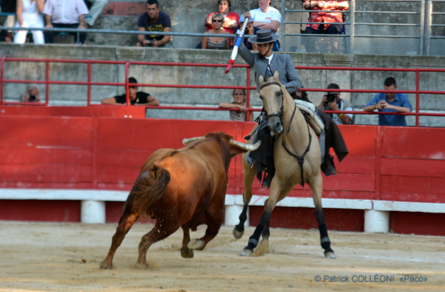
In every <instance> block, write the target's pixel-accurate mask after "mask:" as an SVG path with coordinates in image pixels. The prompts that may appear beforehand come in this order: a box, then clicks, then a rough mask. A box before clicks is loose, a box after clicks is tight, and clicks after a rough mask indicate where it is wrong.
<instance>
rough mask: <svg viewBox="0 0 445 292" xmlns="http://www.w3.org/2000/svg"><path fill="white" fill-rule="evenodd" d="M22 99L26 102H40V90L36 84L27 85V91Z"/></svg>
mask: <svg viewBox="0 0 445 292" xmlns="http://www.w3.org/2000/svg"><path fill="white" fill-rule="evenodd" d="M22 100H23V101H24V102H40V92H39V88H38V87H37V85H36V84H29V85H27V86H26V93H25V94H23V97H22Z"/></svg>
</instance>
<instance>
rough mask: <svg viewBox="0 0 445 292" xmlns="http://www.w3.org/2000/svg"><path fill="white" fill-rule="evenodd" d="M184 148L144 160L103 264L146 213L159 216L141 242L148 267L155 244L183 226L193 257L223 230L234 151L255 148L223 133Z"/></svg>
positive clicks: (142, 262)
mask: <svg viewBox="0 0 445 292" xmlns="http://www.w3.org/2000/svg"><path fill="white" fill-rule="evenodd" d="M183 143H184V145H185V147H183V148H181V149H178V150H174V149H159V150H157V151H155V152H154V153H153V154H152V155H151V156H150V157H149V158H148V160H147V161H146V162H145V164H144V166H143V167H142V170H141V172H140V174H139V176H138V178H137V180H136V182H135V184H134V186H133V188H132V190H131V191H130V194H129V195H128V198H127V201H126V203H125V207H124V212H123V214H122V216H121V218H120V219H119V224H118V226H117V228H116V233H115V234H114V236H113V238H112V243H111V247H110V250H109V252H108V255H107V256H106V258H105V259H104V260H103V261H102V263H101V264H100V268H101V269H112V268H113V257H114V254H115V252H116V250H117V248H118V247H119V246H120V244H121V243H122V241H123V240H124V237H125V235H126V234H127V232H128V231H129V230H130V228H131V227H132V226H133V224H134V223H135V222H136V220H137V219H138V218H139V217H140V216H141V215H148V216H150V217H151V218H154V219H156V223H155V225H154V227H153V229H152V230H151V231H150V232H148V233H147V234H145V235H144V236H143V237H142V239H141V242H140V244H139V257H138V260H137V266H139V267H142V268H146V267H148V265H147V260H146V256H147V251H148V249H149V248H150V246H151V245H152V244H153V243H155V242H157V241H160V240H162V239H164V238H167V237H168V236H170V235H171V234H173V233H174V232H176V231H177V230H178V229H179V227H181V228H182V230H183V233H184V237H183V240H182V248H181V256H182V257H183V258H193V255H194V254H193V250H203V249H204V247H205V246H206V245H207V243H208V242H209V241H211V240H212V239H213V238H215V236H216V235H217V234H218V231H219V229H220V227H221V224H222V222H223V213H224V202H225V194H226V188H227V173H228V170H229V164H230V160H231V158H232V157H233V156H235V155H237V154H241V153H245V152H248V151H253V150H256V149H257V148H258V147H259V143H258V144H255V145H247V144H243V143H241V142H238V141H235V140H234V139H233V137H232V136H230V135H227V134H224V133H209V134H207V135H206V136H205V137H198V138H192V139H184V141H183ZM201 224H206V225H207V229H206V232H205V234H204V236H203V237H202V238H200V239H194V240H190V229H191V230H192V231H196V229H197V226H199V225H201Z"/></svg>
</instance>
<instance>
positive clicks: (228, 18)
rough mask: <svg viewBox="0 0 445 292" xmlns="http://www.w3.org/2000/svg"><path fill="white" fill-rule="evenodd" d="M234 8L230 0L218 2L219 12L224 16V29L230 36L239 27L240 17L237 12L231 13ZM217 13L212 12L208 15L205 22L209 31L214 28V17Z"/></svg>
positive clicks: (219, 0)
mask: <svg viewBox="0 0 445 292" xmlns="http://www.w3.org/2000/svg"><path fill="white" fill-rule="evenodd" d="M231 8H232V3H230V0H218V12H219V13H220V14H222V15H223V16H224V23H223V25H222V28H223V29H224V30H225V31H226V32H228V33H229V34H233V33H234V31H235V29H236V28H237V27H238V22H239V15H238V13H236V12H230V9H231ZM216 13H217V12H212V13H210V14H209V15H207V17H206V20H205V25H206V27H207V31H209V30H211V29H212V28H213V23H212V16H213V15H214V14H216Z"/></svg>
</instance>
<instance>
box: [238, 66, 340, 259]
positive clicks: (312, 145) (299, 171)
mask: <svg viewBox="0 0 445 292" xmlns="http://www.w3.org/2000/svg"><path fill="white" fill-rule="evenodd" d="M259 80H260V98H261V99H262V101H263V106H264V110H265V111H266V113H267V117H268V122H269V123H268V127H269V129H270V133H271V136H275V144H274V163H275V176H274V177H273V179H272V182H271V185H270V193H269V198H268V199H267V200H266V202H265V204H264V212H263V214H262V216H261V219H260V223H259V224H258V225H257V227H256V229H255V232H254V233H253V235H252V236H251V237H250V238H249V242H248V245H247V246H246V247H245V248H244V250H243V252H242V253H241V255H244V256H248V255H251V254H252V253H253V250H254V249H255V248H256V247H257V246H258V241H259V237H260V235H261V234H262V235H263V240H262V241H261V243H260V247H258V251H259V253H262V252H263V251H265V250H267V246H268V241H269V235H270V231H269V222H270V218H271V215H272V211H273V209H274V208H275V206H276V204H277V203H278V202H279V201H281V200H283V199H284V198H285V197H286V196H287V195H288V194H289V192H290V191H291V190H292V189H293V187H294V186H295V185H296V184H303V183H307V184H309V186H310V188H311V190H312V197H313V199H314V204H315V217H316V218H317V221H318V224H319V230H320V237H321V246H322V247H323V249H324V253H325V256H326V257H327V258H335V253H334V251H333V250H332V249H331V243H330V240H329V237H328V231H327V227H326V224H325V217H324V213H323V209H322V206H321V194H322V190H323V177H322V176H321V172H320V162H321V158H320V145H319V143H318V140H317V136H316V134H315V132H314V130H313V129H312V128H311V127H309V125H308V123H307V122H306V120H305V118H304V116H303V114H301V112H300V110H298V109H297V108H296V104H295V102H294V100H293V99H292V97H291V96H290V94H289V93H288V92H287V90H286V88H285V87H284V86H283V85H282V84H281V83H280V81H279V79H278V71H276V72H275V74H274V76H273V77H270V78H269V79H268V80H267V81H264V79H263V77H262V76H260V79H259ZM255 129H256V127H255V128H254V129H253V130H252V132H251V135H250V136H251V138H250V139H249V140H248V141H247V143H252V139H253V135H252V134H253V133H254V131H255ZM283 130H284V133H283ZM246 157H247V154H243V168H244V193H243V197H244V208H243V211H242V213H241V215H240V217H239V218H240V223H239V224H238V225H237V226H235V228H234V230H233V235H234V236H235V238H238V239H239V238H241V237H242V235H243V233H244V223H245V221H246V219H247V216H246V214H247V206H248V204H249V202H250V200H251V199H252V183H253V180H254V177H255V175H256V164H255V165H254V166H253V167H251V166H250V165H249V164H248V163H247V159H246Z"/></svg>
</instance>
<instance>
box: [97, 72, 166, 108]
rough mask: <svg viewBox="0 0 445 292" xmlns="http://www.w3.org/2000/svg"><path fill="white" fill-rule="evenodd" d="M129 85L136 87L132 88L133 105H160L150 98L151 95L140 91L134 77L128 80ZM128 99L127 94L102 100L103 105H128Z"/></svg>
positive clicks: (131, 100)
mask: <svg viewBox="0 0 445 292" xmlns="http://www.w3.org/2000/svg"><path fill="white" fill-rule="evenodd" d="M128 83H131V84H135V86H130V94H129V95H130V96H129V98H130V104H131V105H135V104H138V105H154V106H158V105H160V103H159V101H158V100H157V99H156V98H154V97H152V96H150V94H148V93H145V92H142V91H138V86H137V83H138V82H137V80H136V78H134V77H130V78H128ZM126 103H127V97H126V94H125V93H124V94H122V95H116V96H115V97H108V98H104V99H102V104H126Z"/></svg>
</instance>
